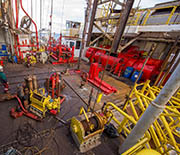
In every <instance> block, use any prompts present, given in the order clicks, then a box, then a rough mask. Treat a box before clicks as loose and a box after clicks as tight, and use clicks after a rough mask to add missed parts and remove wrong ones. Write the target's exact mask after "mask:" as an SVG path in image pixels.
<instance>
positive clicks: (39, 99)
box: [30, 88, 60, 118]
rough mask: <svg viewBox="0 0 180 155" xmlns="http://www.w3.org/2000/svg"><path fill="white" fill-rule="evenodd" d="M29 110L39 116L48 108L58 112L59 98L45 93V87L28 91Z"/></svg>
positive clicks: (42, 115) (43, 114)
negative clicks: (53, 97)
mask: <svg viewBox="0 0 180 155" xmlns="http://www.w3.org/2000/svg"><path fill="white" fill-rule="evenodd" d="M30 101H31V104H30V111H31V112H33V113H34V114H36V115H37V116H39V117H41V118H42V117H45V114H46V112H47V111H48V110H49V111H51V110H57V112H60V98H59V97H58V98H57V99H52V98H51V96H49V95H48V96H46V95H45V89H44V88H41V89H38V90H37V89H36V90H34V91H31V92H30Z"/></svg>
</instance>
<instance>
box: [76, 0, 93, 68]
mask: <svg viewBox="0 0 180 155" xmlns="http://www.w3.org/2000/svg"><path fill="white" fill-rule="evenodd" d="M90 7H91V0H88V1H87V8H86V11H85V22H84V29H83V36H82V42H81V48H80V52H79V58H78V66H77V70H79V69H80V64H81V57H82V53H83V50H84V47H85V38H86V32H87V26H88V18H89V12H90Z"/></svg>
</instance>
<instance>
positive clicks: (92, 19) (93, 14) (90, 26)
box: [86, 0, 98, 47]
mask: <svg viewBox="0 0 180 155" xmlns="http://www.w3.org/2000/svg"><path fill="white" fill-rule="evenodd" d="M97 5H98V0H94V2H93V8H92V13H91V19H90V23H89V30H88V37H87V42H86V47H87V46H89V43H90V40H91V34H92V30H93V23H94V19H95V15H96V10H97Z"/></svg>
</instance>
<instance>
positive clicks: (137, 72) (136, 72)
mask: <svg viewBox="0 0 180 155" xmlns="http://www.w3.org/2000/svg"><path fill="white" fill-rule="evenodd" d="M142 74H143V72H142V73H141V75H140V76H139V79H138V81H139V80H140V79H141V77H142ZM138 75H139V71H138V70H135V71H134V73H133V74H132V76H131V81H133V82H135V81H136V79H137V77H138ZM138 81H137V82H138Z"/></svg>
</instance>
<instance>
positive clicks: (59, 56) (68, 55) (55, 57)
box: [48, 35, 77, 65]
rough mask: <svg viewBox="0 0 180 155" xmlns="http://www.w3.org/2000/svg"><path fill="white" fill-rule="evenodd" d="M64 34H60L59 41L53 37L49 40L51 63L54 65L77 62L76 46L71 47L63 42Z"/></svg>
mask: <svg viewBox="0 0 180 155" xmlns="http://www.w3.org/2000/svg"><path fill="white" fill-rule="evenodd" d="M61 39H62V36H61V35H60V38H59V41H58V42H56V41H55V40H53V39H52V38H51V39H50V41H49V46H48V51H50V52H51V58H52V60H51V63H52V64H53V65H56V64H63V63H76V62H77V60H75V59H74V49H75V48H74V46H73V47H72V49H71V48H68V47H66V46H65V45H62V44H61Z"/></svg>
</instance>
